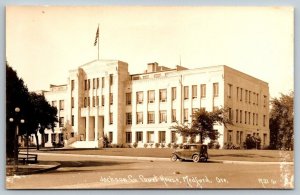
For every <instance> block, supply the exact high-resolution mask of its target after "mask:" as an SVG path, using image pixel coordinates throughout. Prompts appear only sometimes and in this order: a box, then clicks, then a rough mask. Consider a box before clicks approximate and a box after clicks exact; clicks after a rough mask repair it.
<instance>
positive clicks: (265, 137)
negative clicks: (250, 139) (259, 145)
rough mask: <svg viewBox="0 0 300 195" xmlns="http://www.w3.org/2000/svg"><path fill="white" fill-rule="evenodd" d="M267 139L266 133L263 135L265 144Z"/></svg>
mask: <svg viewBox="0 0 300 195" xmlns="http://www.w3.org/2000/svg"><path fill="white" fill-rule="evenodd" d="M266 141H267V134H266V133H264V135H263V145H266Z"/></svg>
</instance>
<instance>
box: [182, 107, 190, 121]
mask: <svg viewBox="0 0 300 195" xmlns="http://www.w3.org/2000/svg"><path fill="white" fill-rule="evenodd" d="M188 120H189V110H188V109H187V108H185V109H184V116H183V121H184V122H188Z"/></svg>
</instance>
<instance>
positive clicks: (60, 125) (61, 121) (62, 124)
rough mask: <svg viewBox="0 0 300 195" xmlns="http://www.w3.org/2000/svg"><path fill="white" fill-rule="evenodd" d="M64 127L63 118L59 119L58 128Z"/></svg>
mask: <svg viewBox="0 0 300 195" xmlns="http://www.w3.org/2000/svg"><path fill="white" fill-rule="evenodd" d="M63 126H64V117H59V127H63Z"/></svg>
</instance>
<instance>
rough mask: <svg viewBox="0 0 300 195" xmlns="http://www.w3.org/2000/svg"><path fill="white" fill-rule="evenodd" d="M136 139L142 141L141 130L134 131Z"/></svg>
mask: <svg viewBox="0 0 300 195" xmlns="http://www.w3.org/2000/svg"><path fill="white" fill-rule="evenodd" d="M136 141H137V142H142V141H143V132H141V131H138V132H136Z"/></svg>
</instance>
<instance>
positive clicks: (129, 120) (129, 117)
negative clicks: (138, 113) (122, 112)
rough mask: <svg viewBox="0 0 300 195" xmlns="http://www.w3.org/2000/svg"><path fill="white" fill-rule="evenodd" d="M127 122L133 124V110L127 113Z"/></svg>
mask: <svg viewBox="0 0 300 195" xmlns="http://www.w3.org/2000/svg"><path fill="white" fill-rule="evenodd" d="M126 124H127V125H131V124H132V114H131V112H129V113H126Z"/></svg>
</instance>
